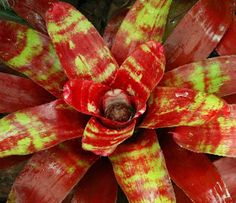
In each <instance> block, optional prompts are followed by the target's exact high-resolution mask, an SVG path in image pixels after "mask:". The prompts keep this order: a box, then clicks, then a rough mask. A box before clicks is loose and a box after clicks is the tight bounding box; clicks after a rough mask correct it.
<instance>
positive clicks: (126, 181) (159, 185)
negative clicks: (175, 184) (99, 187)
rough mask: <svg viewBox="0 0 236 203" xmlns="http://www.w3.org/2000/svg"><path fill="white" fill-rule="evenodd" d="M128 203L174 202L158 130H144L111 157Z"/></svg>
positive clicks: (120, 146)
mask: <svg viewBox="0 0 236 203" xmlns="http://www.w3.org/2000/svg"><path fill="white" fill-rule="evenodd" d="M109 158H110V160H111V162H112V165H113V169H114V173H115V176H116V179H117V181H118V183H119V185H120V186H121V188H122V190H123V191H124V192H125V194H126V196H127V198H128V200H129V202H132V203H136V202H137V203H144V202H160V203H161V202H175V197H174V191H173V188H172V186H171V182H170V179H169V175H168V172H167V170H166V166H165V160H164V157H163V154H162V151H161V149H160V146H159V144H158V140H157V137H156V133H155V131H152V130H144V131H142V132H140V133H139V134H138V135H137V136H136V137H135V138H134V139H133V140H132V141H128V142H126V143H124V144H121V145H119V147H118V148H117V149H116V151H115V152H114V153H113V154H112V155H111V156H110V157H109Z"/></svg>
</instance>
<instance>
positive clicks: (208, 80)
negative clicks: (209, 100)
mask: <svg viewBox="0 0 236 203" xmlns="http://www.w3.org/2000/svg"><path fill="white" fill-rule="evenodd" d="M235 83H236V56H222V57H215V58H211V59H206V60H202V61H199V62H195V63H190V64H186V65H183V66H181V67H178V68H176V69H174V70H171V71H169V72H167V73H166V74H165V75H164V77H163V79H162V81H161V85H165V86H169V87H185V88H189V89H194V90H197V91H201V92H207V93H210V94H217V95H218V96H225V95H229V94H233V93H236V86H235V85H234V84H235Z"/></svg>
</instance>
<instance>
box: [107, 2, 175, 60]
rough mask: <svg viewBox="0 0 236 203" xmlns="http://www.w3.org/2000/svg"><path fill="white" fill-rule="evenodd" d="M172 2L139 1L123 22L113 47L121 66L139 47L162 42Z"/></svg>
mask: <svg viewBox="0 0 236 203" xmlns="http://www.w3.org/2000/svg"><path fill="white" fill-rule="evenodd" d="M171 2H172V1H171V0H160V1H156V0H145V1H141V0H137V1H136V2H135V4H134V5H133V7H132V8H131V9H130V11H129V12H128V14H127V16H126V17H125V19H124V21H123V22H122V24H121V26H120V28H119V30H118V32H117V34H116V37H115V40H114V43H113V46H112V49H111V50H112V53H113V55H114V56H115V58H116V60H117V61H118V63H119V64H122V62H123V61H124V60H125V59H126V58H127V56H129V55H130V54H131V53H132V52H133V51H134V50H135V49H136V47H137V46H138V45H140V44H142V43H144V42H146V41H150V40H154V41H157V42H161V41H162V35H163V33H164V29H165V25H166V19H167V15H168V12H169V8H170V4H171Z"/></svg>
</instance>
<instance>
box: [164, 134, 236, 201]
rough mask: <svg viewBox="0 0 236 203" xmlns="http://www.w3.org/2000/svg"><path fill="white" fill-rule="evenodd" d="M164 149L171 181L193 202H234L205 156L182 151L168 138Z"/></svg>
mask: <svg viewBox="0 0 236 203" xmlns="http://www.w3.org/2000/svg"><path fill="white" fill-rule="evenodd" d="M166 136H168V135H166ZM162 149H163V153H164V156H165V159H166V165H167V168H168V171H169V173H170V177H171V179H172V180H173V181H174V182H175V183H176V184H177V185H178V186H179V187H180V188H181V189H182V190H183V191H184V192H185V193H186V194H187V195H188V196H189V198H190V199H191V200H193V202H199V203H200V202H204V203H212V202H224V203H225V202H233V200H232V198H231V197H230V195H229V192H228V190H227V188H226V186H225V184H224V183H223V181H222V179H221V176H220V174H219V173H218V171H217V170H216V168H215V167H214V166H213V164H212V163H211V162H210V160H208V159H207V157H206V156H205V155H203V154H196V153H193V152H190V151H187V150H185V149H182V148H180V147H178V145H176V144H175V143H174V141H173V140H172V139H168V138H167V139H166V140H165V141H164V143H163V145H162Z"/></svg>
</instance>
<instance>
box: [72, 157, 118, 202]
mask: <svg viewBox="0 0 236 203" xmlns="http://www.w3.org/2000/svg"><path fill="white" fill-rule="evenodd" d="M116 199H117V183H116V179H115V176H114V173H113V169H112V166H111V164H110V163H109V162H108V160H105V159H102V160H100V161H98V162H96V163H95V164H94V166H92V167H91V169H90V170H89V171H88V172H87V173H86V175H85V176H84V177H83V179H82V180H81V181H80V182H79V184H78V186H77V188H76V192H75V195H74V197H73V199H72V201H71V203H81V202H86V203H94V202H97V201H99V203H116Z"/></svg>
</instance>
